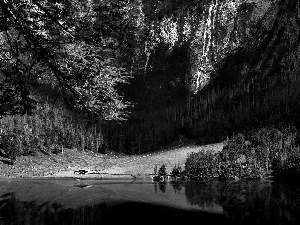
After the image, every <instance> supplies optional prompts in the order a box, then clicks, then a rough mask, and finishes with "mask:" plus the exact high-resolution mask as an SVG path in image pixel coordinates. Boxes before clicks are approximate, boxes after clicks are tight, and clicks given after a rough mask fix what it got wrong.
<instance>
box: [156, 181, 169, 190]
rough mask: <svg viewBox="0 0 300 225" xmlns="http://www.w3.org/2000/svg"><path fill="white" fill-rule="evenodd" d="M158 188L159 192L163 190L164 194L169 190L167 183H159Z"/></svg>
mask: <svg viewBox="0 0 300 225" xmlns="http://www.w3.org/2000/svg"><path fill="white" fill-rule="evenodd" d="M158 187H159V190H161V192H162V193H165V192H166V189H167V182H159V183H158Z"/></svg>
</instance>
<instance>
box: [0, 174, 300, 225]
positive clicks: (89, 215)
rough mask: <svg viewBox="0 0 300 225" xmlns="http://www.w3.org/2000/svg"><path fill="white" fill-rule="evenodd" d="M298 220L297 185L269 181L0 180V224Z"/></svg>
mask: <svg viewBox="0 0 300 225" xmlns="http://www.w3.org/2000/svg"><path fill="white" fill-rule="evenodd" d="M195 221H197V224H198V223H199V224H219V223H222V224H226V223H227V224H299V222H300V186H299V185H296V184H293V185H292V184H283V183H276V182H271V181H260V182H259V181H209V182H196V181H189V182H181V181H170V182H165V183H160V182H152V181H150V180H116V179H114V180H74V179H20V180H18V179H11V180H10V179H5V180H4V179H3V180H0V224H1V225H2V224H120V223H121V224H144V223H147V224H149V223H153V224H167V223H168V224H184V223H195Z"/></svg>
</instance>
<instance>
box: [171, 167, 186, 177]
mask: <svg viewBox="0 0 300 225" xmlns="http://www.w3.org/2000/svg"><path fill="white" fill-rule="evenodd" d="M182 175H183V170H182V168H181V166H179V165H176V164H175V166H174V168H173V169H172V171H171V176H174V177H181V176H182Z"/></svg>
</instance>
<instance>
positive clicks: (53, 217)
mask: <svg viewBox="0 0 300 225" xmlns="http://www.w3.org/2000/svg"><path fill="white" fill-rule="evenodd" d="M106 210H107V207H106V204H105V203H102V204H98V205H90V206H85V207H80V208H77V209H66V208H64V207H63V205H61V204H57V203H52V204H50V203H47V202H46V203H44V204H42V205H38V204H36V203H35V202H21V201H17V198H16V196H15V194H14V193H8V194H5V195H2V196H1V197H0V224H1V225H4V224H26V225H27V224H28V225H31V224H39V225H43V224H49V225H50V224H70V225H71V224H72V225H76V224H102V223H103V222H104V219H105V216H104V214H105V212H106Z"/></svg>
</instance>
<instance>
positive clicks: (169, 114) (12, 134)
mask: <svg viewBox="0 0 300 225" xmlns="http://www.w3.org/2000/svg"><path fill="white" fill-rule="evenodd" d="M299 27H300V4H299V3H298V2H297V1H296V0H275V1H271V0H236V1H234V0H188V1H187V0H185V1H184V0H101V1H99V0H87V1H82V0H53V1H46V0H40V1H37V0H31V1H29V0H22V1H21V0H20V1H12V0H1V1H0V48H1V49H0V79H1V81H0V145H1V149H4V150H3V151H2V152H1V154H6V155H9V156H10V157H11V158H12V159H14V158H16V157H18V156H19V155H31V154H35V152H37V151H46V152H47V151H53V150H54V149H58V148H60V147H62V146H63V147H65V148H77V149H79V150H84V149H89V150H92V151H95V152H101V153H104V152H106V151H107V150H108V149H110V150H114V151H116V152H123V153H126V154H140V153H145V152H153V151H155V150H157V149H160V148H163V147H165V146H167V145H169V144H170V143H172V142H174V141H177V140H179V139H191V140H196V141H197V143H198V144H207V143H215V142H221V141H224V140H226V139H228V138H231V137H232V136H234V135H236V134H238V133H242V134H243V135H244V137H245V139H248V138H249V137H250V136H251V135H250V131H251V132H252V131H253V130H255V129H262V128H265V127H276V129H279V130H280V129H281V128H282V127H286V126H290V127H291V126H293V129H294V128H295V130H297V129H298V128H299V126H300V117H299V111H300V102H299V94H300V89H299V88H298V87H299V85H300V82H299V79H298V77H299V74H300V65H299V56H300V45H299V41H300V31H299ZM294 133H297V131H294ZM296 136H297V135H296ZM297 137H298V136H297ZM295 143H296V139H295Z"/></svg>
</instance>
